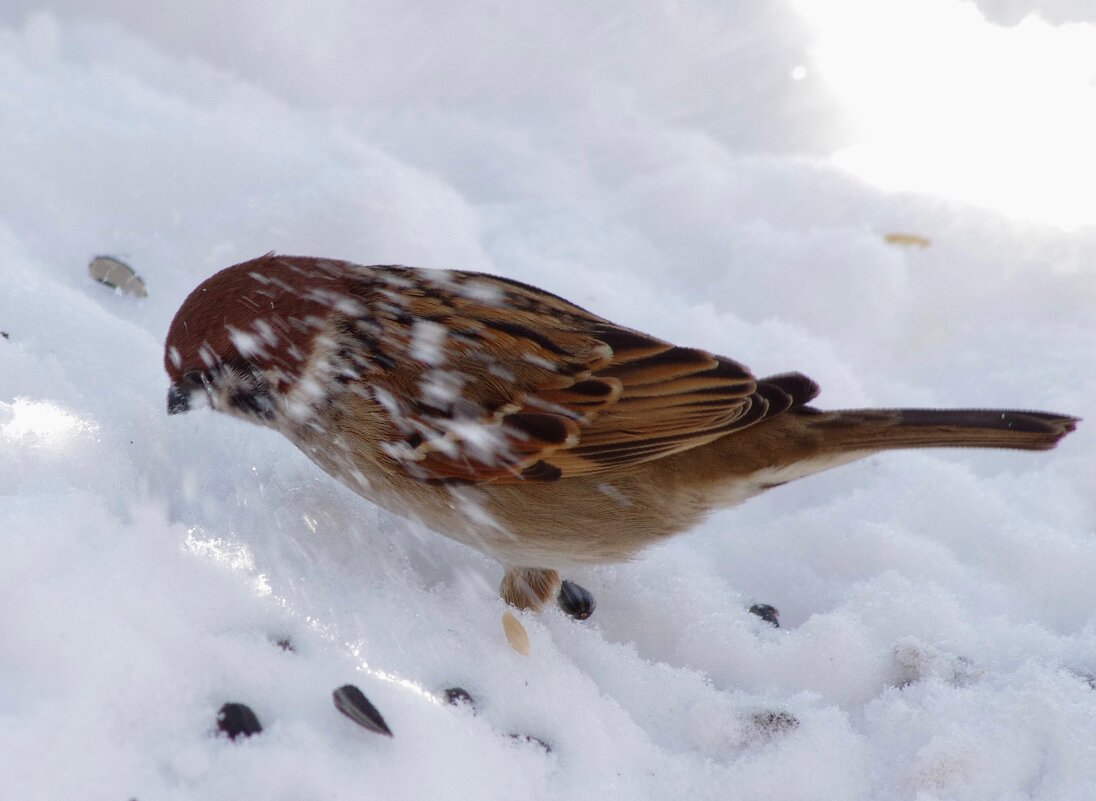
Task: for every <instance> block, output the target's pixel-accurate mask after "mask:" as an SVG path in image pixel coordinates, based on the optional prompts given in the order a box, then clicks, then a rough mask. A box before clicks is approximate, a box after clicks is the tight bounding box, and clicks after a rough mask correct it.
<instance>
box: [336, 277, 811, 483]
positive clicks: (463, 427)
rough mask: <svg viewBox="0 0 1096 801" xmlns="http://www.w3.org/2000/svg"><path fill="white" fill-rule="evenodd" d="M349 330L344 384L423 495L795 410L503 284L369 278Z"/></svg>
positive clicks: (707, 358)
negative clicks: (374, 414)
mask: <svg viewBox="0 0 1096 801" xmlns="http://www.w3.org/2000/svg"><path fill="white" fill-rule="evenodd" d="M354 294H355V296H356V297H357V298H358V299H360V300H361V301H362V302H363V303H364V305H365V306H366V308H367V313H366V314H361V315H353V316H348V317H346V318H345V320H344V323H343V328H344V330H343V331H342V335H343V336H346V337H350V338H352V339H353V340H354V347H352V348H348V349H347V350H349V351H353V352H360V353H365V354H367V358H366V359H364V360H363V362H362V364H360V365H358V366H357V369H354V370H350V371H348V373H349V374H351V375H353V376H354V378H353V379H352V380H353V381H355V382H357V383H359V384H360V386H361V387H362V388H363V390H364V391H368V392H370V393H371V394H372V396H373V397H374V398H375V399H376V401H377V402H378V403H379V404H380V405H381V406H382V407H383V408H384V409H385V410H386V411H387V413H388V415H389V417H390V418H391V422H392V428H393V430H394V431H396V432H397V435H396V438H395V439H394V440H393V441H392V442H390V443H387V445H386V450H387V451H388V453H389V454H390V455H391V456H392V457H394V458H395V459H396V460H397V461H398V462H400V463H401V464H402V465H403V467H404V468H405V469H406V470H407V471H408V472H409V473H410V474H411V475H413V476H415V477H418V478H420V479H422V480H426V481H466V482H486V481H492V482H500V483H508V482H516V481H528V480H555V479H559V478H565V477H571V476H581V475H591V474H597V473H601V472H605V471H608V470H615V469H620V468H624V467H627V466H630V465H636V464H640V463H642V462H647V461H650V460H653V459H659V458H662V457H664V456H668V455H670V454H673V453H677V452H680V451H685V450H689V449H690V448H695V447H697V446H700V445H703V444H705V443H707V442H711V441H712V440H714V439H717V438H719V437H722V436H724V435H726V434H727V433H729V432H731V431H734V430H736V429H739V428H743V427H745V426H748V425H751V424H752V423H754V422H756V421H757V420H759V419H761V418H762V417H764V416H765V415H766V414H767V413H768V412H770V411H773V410H776V409H777V408H787V407H788V406H790V405H791V400H790V397H789V393H788V392H785V391H783V390H782V389H781V387H780V385H779V381H778V382H777V383H775V384H766V383H764V382H763V383H762V384H760V385H759V383H758V382H757V381H756V380H755V379H754V377H753V376H752V375H751V374H750V372H749V371H748V370H747V369H746V368H745V367H743V366H742V365H740V364H738V363H737V362H734V361H732V360H730V359H726V358H723V357H720V356H715V355H713V354H711V353H708V352H706V351H703V350H696V349H692V348H682V347H677V346H675V345H672V344H670V343H668V342H664V341H662V340H660V339H656V338H654V337H651V336H648V335H646V334H643V333H640V332H638V331H633V330H631V329H627V328H622V327H620V326H617V325H615V324H613V323H611V322H609V321H607V320H604V319H602V318H600V317H597V316H596V315H593V314H590V313H589V312H587V311H585V310H584V309H582V308H580V307H578V306H576V305H574V304H572V303H569V302H568V301H566V300H563V299H562V298H559V297H557V296H555V295H552V294H550V293H547V292H544V291H542V290H539V289H536V288H534V287H530V286H526V285H524V284H520V283H517V282H514V281H509V280H506V279H502V278H497V277H493V276H487V275H481V274H478V273H466V272H435V271H427V270H415V269H411V268H399V267H396V268H372V271H371V273H370V277H369V278H368V279H365V280H363V281H362V282H360V283H359V284H358V285H357V286H356V287H355V290H354Z"/></svg>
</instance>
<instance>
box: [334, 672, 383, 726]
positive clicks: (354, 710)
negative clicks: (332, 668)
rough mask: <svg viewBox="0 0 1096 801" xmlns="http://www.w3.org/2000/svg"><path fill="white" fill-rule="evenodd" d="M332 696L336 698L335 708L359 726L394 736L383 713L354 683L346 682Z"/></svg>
mask: <svg viewBox="0 0 1096 801" xmlns="http://www.w3.org/2000/svg"><path fill="white" fill-rule="evenodd" d="M331 696H332V698H334V700H335V708H336V709H337V710H339V711H340V712H342V713H343V714H344V715H346V716H347V717H348V718H350V719H351V720H352V721H354V722H355V723H357V724H358V725H359V726H362V727H363V728H366V729H369V731H373V732H376V733H377V734H383V735H384V736H385V737H391V736H392V730H391V729H390V728H388V724H387V723H385V722H384V718H383V717H382V716H381V713H380V712H378V711H377V708H376V707H375V706H373V704H372V703H370V701H369V699H368V698H366V697H365V693H363V692H362V691H361V690H359V689H358V688H357V687H355V686H354V685H353V684H344V685H343V686H342V687H340V688H339V689H337V690H335V692H333V693H331Z"/></svg>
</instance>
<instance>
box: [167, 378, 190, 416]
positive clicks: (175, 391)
mask: <svg viewBox="0 0 1096 801" xmlns="http://www.w3.org/2000/svg"><path fill="white" fill-rule="evenodd" d="M189 410H190V393H189V392H184V391H183V390H181V389H179V388H178V387H177V386H175V385H174V384H172V385H171V387H169V388H168V391H167V413H168V414H182V413H183V412H186V411H189Z"/></svg>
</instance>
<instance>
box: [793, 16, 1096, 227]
mask: <svg viewBox="0 0 1096 801" xmlns="http://www.w3.org/2000/svg"><path fill="white" fill-rule="evenodd" d="M796 5H797V8H798V9H799V11H800V13H801V14H802V15H803V16H804V17H805V18H807V19H808V20H809V21H810V23H811V24H812V25H813V26H814V27H815V29H816V32H817V36H818V38H817V40H816V46H815V48H814V49H813V51H812V53H811V55H812V57H813V59H812V60H813V63H814V66H815V67H816V68H817V69H818V70H819V71H820V74H821V77H822V79H823V80H824V81H825V82H826V83H827V85H828V86H829V87H830V89H831V90H832V91H833V92H834V93H835V94H836V95H837V97H838V98H839V99H840V101H841V102H842V103H843V104H844V105H845V107H846V109H847V111H848V114H849V116H850V118H851V120H852V122H853V126H854V130H855V137H856V139H855V141H854V143H853V144H851V145H849V146H848V147H846V148H845V149H843V150H841V151H839V152H837V153H835V154H834V156H833V159H834V161H835V162H836V163H837V164H838V165H840V166H842V167H843V168H845V169H847V170H849V171H851V172H853V173H855V174H856V175H858V176H860V177H862V178H864V179H865V180H867V181H870V182H872V183H874V184H877V185H879V186H882V187H884V188H887V189H893V190H912V191H920V192H926V193H931V194H936V195H940V196H943V197H948V198H952V199H956V200H961V201H965V202H969V203H973V204H976V205H980V206H986V207H990V208H994V209H997V210H999V211H1001V212H1003V213H1005V214H1007V215H1009V216H1010V217H1013V218H1015V219H1021V220H1027V221H1031V222H1040V223H1049V224H1052V225H1056V226H1058V227H1060V228H1063V229H1066V230H1069V229H1073V228H1077V227H1080V226H1083V225H1092V224H1096V25H1093V24H1087V23H1074V24H1067V25H1051V24H1049V23H1047V22H1045V21H1043V20H1042V19H1040V18H1038V17H1036V16H1029V17H1027V18H1026V19H1024V20H1023V21H1022V22H1020V23H1019V24H1017V25H1015V26H1013V27H1004V26H1001V25H996V24H993V23H991V22H989V21H987V20H986V19H985V18H984V17H983V16H982V14H981V12H980V11H979V10H978V9H977V8H976V7H975V6H974V5H973V4H971V3H967V2H959V0H892V1H891V2H880V1H879V0H797V2H796Z"/></svg>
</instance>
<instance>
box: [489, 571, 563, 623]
mask: <svg viewBox="0 0 1096 801" xmlns="http://www.w3.org/2000/svg"><path fill="white" fill-rule="evenodd" d="M559 587H560V580H559V573H557V572H556V571H554V570H544V569H542V568H539V567H514V568H511V569H510V570H507V571H506V575H505V576H503V577H502V584H500V585H499V595H501V596H502V600H504V601H506V603H508V604H510V606H516V607H517V608H518V609H531V610H533V611H534V612H539V611H540V610H541V608H542V607H543V606H544V604H545V603H546V602H547V601H548V600H549V599H551V598H554V597H555V596H556V595H557V594H558V593H559Z"/></svg>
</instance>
